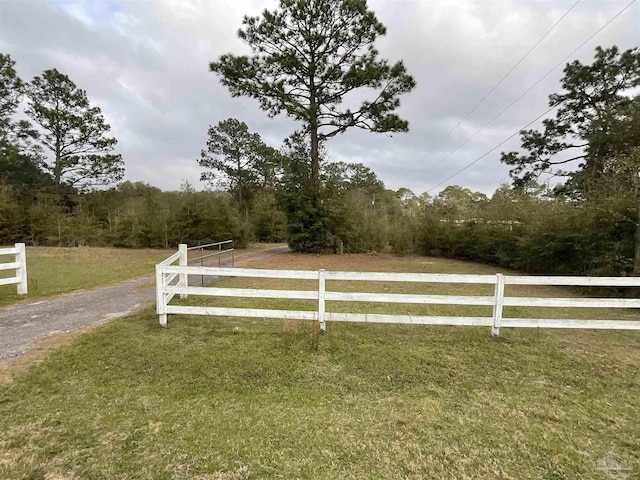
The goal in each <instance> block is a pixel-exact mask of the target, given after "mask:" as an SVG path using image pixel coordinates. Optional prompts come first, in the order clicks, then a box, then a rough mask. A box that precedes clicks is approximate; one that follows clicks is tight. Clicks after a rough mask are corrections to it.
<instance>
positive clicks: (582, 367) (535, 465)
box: [0, 255, 640, 480]
mask: <svg viewBox="0 0 640 480" xmlns="http://www.w3.org/2000/svg"><path fill="white" fill-rule="evenodd" d="M422 261H425V262H426V261H429V262H431V263H430V264H425V265H421V264H420V262H422ZM316 263H320V264H322V265H324V266H325V267H326V268H332V269H335V268H334V267H335V266H341V267H342V268H341V269H345V270H346V269H353V270H365V269H369V270H389V269H395V268H399V269H404V271H424V270H428V269H435V270H437V271H450V272H452V271H469V272H472V271H475V272H479V273H486V272H487V271H488V269H487V268H486V267H481V266H477V265H472V264H468V263H460V262H450V261H443V260H433V261H432V260H430V259H429V260H427V259H415V258H413V259H412V258H396V257H389V256H377V257H367V256H348V257H341V258H337V257H311V256H309V257H306V256H297V255H285V256H279V257H278V258H272V259H268V260H265V261H262V262H260V264H259V265H260V266H273V265H275V264H277V265H279V266H280V267H281V268H291V267H292V266H294V265H297V266H299V267H300V266H302V267H305V268H314V265H316ZM257 265H258V262H256V263H255V266H257ZM367 267H369V268H367ZM408 267H412V268H408ZM419 268H420V269H419ZM445 269H446V270H445ZM237 281H238V280H237V279H231V280H228V281H227V282H229V283H227V285H230V284H231V283H232V282H237ZM299 287H300V288H301V287H303V286H302V285H299ZM287 288H288V287H287ZM383 288H384V287H383ZM450 293H454V292H453V291H452V292H450ZM530 293H531V294H534V293H535V291H531V292H530ZM284 307H286V305H284ZM525 313H526V312H525ZM236 327H238V328H237V329H236ZM638 398H640V335H639V334H638V333H637V332H597V331H552V330H544V331H539V330H524V329H522V330H517V329H503V330H502V332H501V337H500V339H499V340H498V341H496V340H492V339H491V338H490V335H489V329H488V328H470V327H462V328H456V327H424V326H398V325H362V324H332V323H330V324H329V330H328V333H327V334H326V335H322V336H321V337H320V341H319V344H318V345H317V349H316V348H315V345H314V342H313V339H312V336H311V325H310V324H309V323H298V322H294V321H275V320H274V321H268V320H248V319H230V318H206V317H188V316H179V315H176V316H170V318H169V325H168V327H167V328H166V329H162V328H160V327H158V325H157V317H156V315H155V314H154V312H153V311H152V310H145V311H142V312H140V313H138V314H136V315H134V316H131V317H128V318H124V319H118V320H114V321H112V322H110V323H108V324H106V325H104V326H101V327H99V328H96V329H94V330H92V331H90V332H88V333H86V334H84V335H82V336H80V337H78V339H77V340H76V341H75V342H74V344H73V345H71V346H70V347H65V348H62V349H59V350H57V351H55V352H53V353H52V354H51V355H49V357H48V358H47V359H46V360H45V361H43V362H41V363H39V364H37V365H34V366H33V367H32V368H31V369H30V370H29V371H28V372H26V373H24V374H20V375H18V376H17V377H16V378H15V379H14V381H13V382H12V383H11V384H8V385H5V386H4V387H0V432H1V434H0V478H3V479H18V478H119V479H128V478H131V479H133V478H136V479H137V478H149V479H163V478H167V479H169V478H177V479H192V478H197V479H226V480H229V479H261V478H282V479H294V478H302V479H335V478H341V479H361V478H367V479H369V478H371V479H390V478H394V479H395V478H406V479H431V478H434V479H462V478H474V479H475V478H479V479H495V478H504V479H524V478H527V479H547V480H551V479H553V480H558V479H585V478H586V479H591V478H593V479H598V478H602V479H606V478H615V477H611V476H610V472H609V473H606V472H602V471H599V470H598V469H597V468H598V464H597V462H598V461H601V460H602V461H606V459H614V460H615V461H617V462H618V463H620V464H621V465H622V464H623V465H625V466H628V467H629V468H633V469H634V470H633V472H632V475H631V476H630V477H629V478H634V476H633V475H635V476H638V475H639V474H640V415H638ZM627 473H628V472H627Z"/></svg>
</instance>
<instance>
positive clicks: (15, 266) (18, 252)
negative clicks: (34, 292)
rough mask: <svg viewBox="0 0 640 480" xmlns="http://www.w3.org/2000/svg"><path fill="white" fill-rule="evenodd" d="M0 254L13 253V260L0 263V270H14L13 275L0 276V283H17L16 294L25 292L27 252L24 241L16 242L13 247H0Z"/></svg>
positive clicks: (24, 293)
mask: <svg viewBox="0 0 640 480" xmlns="http://www.w3.org/2000/svg"><path fill="white" fill-rule="evenodd" d="M0 255H15V257H14V261H13V262H9V263H0V270H15V276H13V277H9V278H0V285H13V284H17V285H18V288H17V290H18V295H26V294H27V253H26V248H25V245H24V243H16V244H15V246H14V247H13V248H0Z"/></svg>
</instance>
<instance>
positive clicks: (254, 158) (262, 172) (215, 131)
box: [198, 118, 278, 204]
mask: <svg viewBox="0 0 640 480" xmlns="http://www.w3.org/2000/svg"><path fill="white" fill-rule="evenodd" d="M208 133H209V138H208V140H207V148H206V150H202V152H201V154H200V159H199V160H198V164H199V165H200V166H201V167H203V168H205V169H207V170H206V171H205V172H203V173H202V174H201V176H200V179H201V180H203V181H207V182H209V183H210V184H215V183H220V184H221V185H223V186H226V187H228V188H229V189H230V190H232V191H234V192H235V193H236V195H237V199H238V204H242V202H243V199H244V198H243V197H244V195H245V191H246V189H247V188H248V187H251V186H258V185H261V186H265V185H266V184H269V183H272V179H271V178H270V177H272V176H273V175H274V173H273V170H274V168H275V167H274V165H273V163H274V162H278V158H277V152H276V151H275V149H273V148H271V147H268V146H267V145H266V144H265V143H264V142H263V141H262V139H261V138H260V135H259V134H257V133H251V132H250V131H249V127H248V126H247V124H246V123H244V122H241V121H240V120H237V119H235V118H228V119H226V120H222V121H220V122H218V124H217V125H216V126H212V127H209V132H208Z"/></svg>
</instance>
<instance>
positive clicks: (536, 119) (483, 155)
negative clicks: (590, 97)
mask: <svg viewBox="0 0 640 480" xmlns="http://www.w3.org/2000/svg"><path fill="white" fill-rule="evenodd" d="M634 1H635V0H634ZM555 108H556V106H554V107H551V108H550V109H549V110H547V111H546V112H544V113H542V114H541V115H538V116H537V117H536V118H534V119H533V120H531V121H530V122H529V123H527V124H526V125H525V126H523V127H521V128H519V129H518V130H516V131H515V132H513V133H512V134H511V135H509V136H508V137H507V138H505V139H504V140H503V141H501V142H500V143H499V144H498V145H496V146H495V147H493V148H492V149H491V150H489V151H487V152H485V153H484V154H482V155H481V156H479V157H478V158H476V159H475V160H474V161H473V162H471V163H468V164H467V165H465V166H464V167H463V168H461V169H460V170H458V171H457V172H456V173H454V174H453V175H451V176H450V177H448V178H446V179H444V180H443V181H441V182H440V183H439V184H437V185H436V186H435V187H431V188H430V189H429V190H427V193H429V192H431V191H432V190H435V189H436V188H438V187H439V186H441V185H443V184H444V183H446V182H448V181H449V180H451V179H452V178H453V177H455V176H456V175H459V174H461V173H462V172H464V171H465V170H466V169H467V168H469V167H471V166H472V165H475V164H476V163H478V162H479V161H480V160H482V159H483V158H484V157H486V156H487V155H489V154H490V153H491V152H493V151H494V150H495V149H497V148H499V147H501V146H502V145H504V144H505V143H507V142H508V141H509V140H511V139H512V138H513V137H515V136H516V135H518V134H519V133H520V132H521V131H522V130H524V129H525V128H527V127H528V126H529V125H532V124H534V123H535V122H537V121H538V120H540V119H541V118H542V117H544V116H545V115H546V114H548V113H550V112H551V111H552V110H555Z"/></svg>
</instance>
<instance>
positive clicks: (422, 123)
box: [0, 0, 640, 193]
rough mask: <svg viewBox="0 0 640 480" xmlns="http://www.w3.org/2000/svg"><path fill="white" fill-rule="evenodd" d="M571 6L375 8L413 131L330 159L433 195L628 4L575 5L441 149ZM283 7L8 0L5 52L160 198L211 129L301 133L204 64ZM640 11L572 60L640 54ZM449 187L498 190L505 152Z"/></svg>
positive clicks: (195, 174)
mask: <svg viewBox="0 0 640 480" xmlns="http://www.w3.org/2000/svg"><path fill="white" fill-rule="evenodd" d="M573 2H574V0H566V1H536V2H532V1H526V0H497V1H491V2H485V1H466V0H459V1H444V0H442V1H435V0H433V1H431V0H429V1H421V0H396V1H390V0H375V1H371V0H370V6H371V8H372V9H373V10H374V11H375V12H376V14H377V15H378V17H379V19H380V20H381V21H382V22H383V23H384V24H385V25H386V26H387V30H388V33H387V36H386V37H384V38H383V39H381V41H380V42H379V45H378V46H379V50H380V51H381V54H382V56H384V57H385V58H388V59H389V60H391V61H395V60H399V59H402V60H403V61H404V62H405V64H406V65H407V69H408V70H409V72H410V73H411V74H412V75H414V76H415V78H416V80H417V83H418V86H417V88H416V89H415V91H413V92H411V93H410V94H409V95H406V96H405V97H404V98H403V99H402V106H401V108H400V114H401V115H402V116H403V117H404V118H406V119H408V120H409V122H410V126H411V130H410V132H409V133H406V134H394V135H381V134H370V133H367V132H361V131H351V132H347V133H345V134H343V135H342V136H340V137H338V138H336V139H334V140H332V141H331V142H330V143H329V144H328V150H329V153H330V155H331V158H332V159H335V160H344V161H351V162H354V161H355V162H362V163H365V164H366V165H367V166H369V167H370V168H372V169H373V170H374V171H376V173H377V174H378V175H379V177H380V178H381V179H382V180H383V181H385V183H386V184H387V186H388V187H391V188H394V189H397V188H399V187H401V186H410V187H411V188H412V189H413V190H414V191H416V192H422V191H425V190H427V189H430V188H431V187H433V186H434V185H436V184H437V183H439V182H440V181H441V180H443V179H445V178H447V177H448V176H449V175H451V174H453V173H454V172H455V171H457V170H458V169H460V168H462V167H463V166H464V165H466V164H468V163H469V162H471V161H473V160H474V159H476V158H477V157H479V156H480V155H482V154H483V153H485V152H486V151H488V150H489V149H491V148H493V147H494V146H495V145H496V144H498V143H500V142H501V141H503V140H504V139H505V138H506V137H508V136H509V135H511V134H512V133H513V132H515V131H517V130H519V129H520V127H522V126H523V125H525V124H526V123H528V122H529V121H531V120H532V119H533V118H535V117H536V116H537V115H539V114H540V113H542V112H543V111H544V110H545V109H546V108H547V95H548V94H550V93H552V92H554V91H557V90H558V89H559V83H558V81H559V79H560V77H561V75H562V67H560V68H557V69H556V70H554V72H553V73H552V74H551V75H549V77H548V78H547V79H545V80H544V81H542V82H541V83H540V85H538V86H537V87H535V88H534V89H533V90H532V91H531V92H529V93H528V94H527V95H526V96H525V97H524V98H523V99H522V100H520V101H519V102H518V103H516V104H515V105H514V106H513V107H512V108H510V109H509V110H508V111H507V112H505V113H504V114H503V115H502V116H501V117H500V118H499V119H497V120H496V121H495V122H493V123H491V124H490V125H489V126H487V127H486V128H485V129H484V130H483V131H482V133H480V134H477V136H475V137H474V138H473V139H472V140H469V141H468V143H466V144H465V145H464V146H462V147H460V148H459V149H458V150H457V151H456V152H455V153H453V154H451V155H450V157H449V158H446V159H445V157H446V156H447V155H449V153H450V152H451V151H452V150H454V149H455V148H457V147H458V145H460V144H461V143H463V142H465V141H467V140H468V139H469V137H471V136H472V135H474V134H476V132H477V131H478V130H479V129H480V128H481V127H482V126H483V125H484V124H485V123H486V122H487V121H488V120H489V119H491V118H492V117H493V116H495V115H496V114H497V113H498V112H500V111H501V110H502V109H503V108H504V107H505V106H506V105H508V104H509V103H510V102H512V101H513V100H514V99H515V98H517V97H518V96H519V95H520V94H521V93H522V92H524V91H525V90H526V89H527V88H529V87H530V86H531V85H532V84H533V83H534V82H536V81H537V80H538V79H540V78H541V77H542V76H543V75H545V74H546V73H547V72H548V71H549V70H550V69H551V68H552V67H553V66H555V65H556V64H558V63H559V62H560V61H561V60H562V58H563V57H565V56H566V55H567V54H569V52H571V51H572V50H573V49H575V48H576V47H577V46H578V45H579V44H580V43H581V42H583V41H584V40H585V39H586V38H588V37H589V36H590V35H591V34H592V33H593V32H594V31H596V30H597V29H598V28H599V27H600V26H601V25H603V24H604V23H605V22H606V21H607V20H608V19H609V18H611V17H612V16H613V15H614V14H615V13H616V12H617V11H619V10H620V9H621V8H622V7H623V6H624V5H625V4H626V3H627V1H626V0H621V1H618V0H592V1H583V2H580V3H579V4H578V5H577V6H576V7H575V8H574V10H573V11H572V12H571V13H570V14H569V15H568V16H567V18H565V19H564V20H563V22H562V23H561V24H560V25H559V26H558V27H557V28H556V29H555V31H554V32H553V33H552V34H551V35H550V36H549V37H548V38H546V39H545V41H544V42H543V43H542V44H541V45H540V46H539V47H538V48H536V50H534V52H533V53H532V54H531V55H530V56H528V57H527V59H526V60H525V61H524V62H523V63H522V64H521V65H520V66H519V67H518V68H517V69H516V70H515V71H514V72H513V74H511V75H510V76H509V77H508V79H507V80H506V81H505V82H504V83H503V84H502V85H500V87H499V88H498V89H497V90H496V91H495V92H494V93H493V94H492V95H491V96H490V97H489V98H488V99H487V100H486V101H485V102H484V103H483V104H482V105H481V106H480V107H479V108H478V109H477V110H476V111H474V112H473V114H472V115H470V116H469V118H468V119H467V120H465V121H464V122H463V123H462V124H461V125H460V127H459V128H457V129H456V130H455V131H454V132H452V133H451V135H450V136H449V137H448V138H446V139H445V140H444V141H442V142H441V143H440V144H439V145H437V144H438V142H439V141H441V140H442V138H443V137H444V136H445V135H446V134H447V133H448V132H449V131H450V129H451V128H452V127H453V126H454V125H456V124H457V123H458V122H459V120H460V119H462V118H463V117H464V116H465V114H467V112H468V111H469V110H470V109H471V108H472V107H473V106H474V105H475V104H476V103H477V101H478V100H479V99H480V98H481V97H482V96H483V95H485V94H486V92H487V91H489V89H490V88H491V87H492V86H493V85H494V84H495V83H496V82H497V81H498V80H499V79H500V78H501V77H502V76H503V75H504V74H505V73H506V72H507V71H508V70H509V69H510V68H511V66H512V65H513V64H514V63H515V62H516V61H517V60H518V59H519V58H520V57H521V56H522V55H523V54H524V53H525V52H526V51H527V50H528V49H529V48H530V47H531V46H532V45H533V44H534V43H535V42H536V41H537V40H538V39H539V38H540V37H541V36H542V35H543V34H544V32H546V31H547V30H548V29H549V28H550V27H551V25H553V23H554V22H555V21H557V20H558V19H559V18H560V17H561V16H562V15H563V13H564V12H565V11H566V10H567V9H568V8H569V7H570V6H571V5H572V3H573ZM275 5H276V2H275V1H258V0H240V1H215V2H213V1H208V0H193V1H188V0H185V1H174V0H165V1H153V2H151V1H137V2H134V1H105V2H93V1H89V0H77V1H70V2H69V1H65V2H54V1H45V0H42V1H38V0H35V1H34V0H28V1H7V0H0V51H2V52H6V53H10V54H11V55H12V56H13V58H14V59H15V60H16V62H17V68H18V71H19V73H20V75H21V76H22V77H23V78H24V79H30V78H31V77H33V76H34V75H37V74H39V73H40V72H42V71H43V70H44V69H47V68H52V67H56V68H58V69H59V70H61V71H63V72H64V73H67V74H68V75H69V76H70V77H71V79H72V80H74V82H76V84H77V85H78V86H80V87H81V88H84V89H85V90H87V92H88V94H89V97H90V98H91V101H92V102H93V103H95V104H96V105H98V106H100V107H101V108H102V110H103V112H104V114H105V117H106V118H107V120H108V122H109V123H110V124H111V126H112V131H113V134H114V135H115V136H116V137H117V138H118V140H119V151H120V152H121V153H123V155H124V158H125V160H126V168H127V175H126V178H127V179H130V180H133V181H145V182H148V183H151V184H153V185H156V186H158V187H160V188H163V189H176V188H178V187H179V186H180V183H181V182H182V181H183V180H188V181H189V182H191V183H192V184H194V185H202V184H200V182H199V180H198V179H199V176H200V169H199V167H198V165H197V164H196V161H195V160H196V158H197V157H198V156H199V152H200V150H201V149H202V148H203V146H204V145H205V141H206V131H207V128H208V126H209V125H210V124H215V123H217V122H218V121H220V120H222V119H225V118H228V117H236V118H239V119H241V120H243V121H245V122H246V123H247V124H248V125H249V127H250V128H251V129H252V130H254V131H257V132H259V133H260V134H261V135H262V137H263V138H264V139H265V141H267V142H268V143H270V144H272V145H274V146H279V145H280V143H281V141H282V139H284V138H285V137H286V136H288V135H289V134H290V133H291V132H292V131H293V130H294V129H295V128H296V125H295V123H293V122H292V121H291V120H289V119H287V118H286V117H284V116H280V117H277V118H275V119H269V118H268V117H267V116H266V115H265V113H264V112H262V111H261V110H260V109H259V107H258V104H257V102H255V101H253V100H250V99H237V98H236V99H234V98H231V97H230V95H229V94H228V92H227V90H226V89H225V88H224V87H222V86H221V85H220V84H219V82H218V79H217V78H216V76H215V75H213V74H212V73H210V72H209V71H208V64H209V62H210V61H212V60H214V59H215V58H217V56H219V55H221V54H223V53H226V52H237V53H239V52H244V51H246V47H245V46H244V45H243V44H242V42H241V41H240V40H239V39H238V38H237V36H236V31H237V29H238V28H239V27H240V25H241V20H242V16H243V15H244V14H252V15H254V14H258V13H259V12H260V11H261V10H262V9H264V8H274V7H275ZM639 19H640V4H639V3H636V4H634V5H633V6H632V7H631V8H629V9H628V10H627V11H626V12H625V14H623V15H622V16H620V17H619V18H618V19H617V20H616V21H615V22H614V23H613V24H612V25H611V26H610V27H608V28H607V29H606V30H605V31H603V32H602V33H601V34H599V35H598V36H597V37H596V38H594V39H593V40H592V41H590V42H589V43H588V44H587V45H585V47H584V48H582V49H581V50H580V51H579V52H577V53H576V55H574V56H573V57H572V59H573V58H578V59H580V60H581V61H585V62H588V61H590V59H591V58H592V55H593V49H594V48H595V46H597V45H603V46H610V45H613V44H617V45H619V46H620V47H621V48H623V49H626V48H631V47H634V46H637V45H639V44H640V24H639V21H640V20H639ZM518 145H519V144H518V141H517V138H515V139H513V140H512V141H510V142H508V143H507V144H505V145H504V146H503V147H501V148H500V149H498V150H497V151H495V152H493V153H492V154H491V155H489V156H487V158H485V159H483V160H482V161H481V162H479V163H478V164H476V165H474V166H473V167H472V168H469V169H468V170H467V171H465V172H464V173H462V174H461V175H459V176H457V177H455V178H453V179H451V181H450V182H449V183H451V184H453V183H456V184H460V185H464V186H466V187H469V188H472V189H475V190H481V191H484V192H486V193H490V192H491V191H493V190H494V189H495V188H496V187H497V186H498V184H499V182H500V181H501V180H507V179H508V169H507V168H506V167H504V166H503V165H501V164H500V163H499V154H500V151H501V150H512V149H517V147H518Z"/></svg>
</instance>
